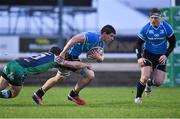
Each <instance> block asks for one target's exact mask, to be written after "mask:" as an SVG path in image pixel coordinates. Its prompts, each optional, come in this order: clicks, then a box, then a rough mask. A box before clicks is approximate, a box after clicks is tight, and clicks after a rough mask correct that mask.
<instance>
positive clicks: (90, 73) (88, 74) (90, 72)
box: [86, 70, 95, 80]
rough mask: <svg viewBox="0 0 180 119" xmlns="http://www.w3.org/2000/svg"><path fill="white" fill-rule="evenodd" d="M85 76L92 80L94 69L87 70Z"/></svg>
mask: <svg viewBox="0 0 180 119" xmlns="http://www.w3.org/2000/svg"><path fill="white" fill-rule="evenodd" d="M86 77H87V78H88V79H89V80H93V79H94V77H95V74H94V71H92V70H90V71H88V73H87V75H86Z"/></svg>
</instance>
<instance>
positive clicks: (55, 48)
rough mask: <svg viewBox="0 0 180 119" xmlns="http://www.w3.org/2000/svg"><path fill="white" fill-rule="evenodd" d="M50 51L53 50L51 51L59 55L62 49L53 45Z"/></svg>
mask: <svg viewBox="0 0 180 119" xmlns="http://www.w3.org/2000/svg"><path fill="white" fill-rule="evenodd" d="M49 52H51V53H53V54H55V55H56V56H58V55H59V54H60V53H61V52H62V50H61V49H60V48H59V47H52V48H51V49H50V50H49Z"/></svg>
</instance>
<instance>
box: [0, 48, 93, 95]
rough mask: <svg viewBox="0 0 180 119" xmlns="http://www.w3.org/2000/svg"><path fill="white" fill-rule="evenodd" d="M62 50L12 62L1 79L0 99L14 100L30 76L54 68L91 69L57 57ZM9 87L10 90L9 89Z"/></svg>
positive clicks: (5, 68) (56, 49)
mask: <svg viewBox="0 0 180 119" xmlns="http://www.w3.org/2000/svg"><path fill="white" fill-rule="evenodd" d="M61 51H62V50H60V49H59V48H58V47H52V48H51V49H50V50H49V51H48V52H44V53H41V54H39V55H37V56H32V57H27V58H19V59H15V60H12V61H10V62H9V63H8V64H7V65H6V66H5V67H4V69H3V72H2V76H1V77H0V98H14V97H16V96H17V95H18V94H19V92H20V91H21V89H22V85H23V83H24V79H25V78H26V76H28V75H35V74H40V73H43V72H46V71H48V70H49V69H52V68H58V69H59V70H61V69H63V68H64V67H66V68H70V69H72V70H74V69H81V68H85V67H87V68H89V69H91V65H89V64H85V63H82V62H79V61H67V60H68V59H67V60H64V59H63V58H60V57H57V56H58V55H59V53H60V52H61ZM8 87H9V88H8Z"/></svg>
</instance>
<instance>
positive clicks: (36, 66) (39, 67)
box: [16, 52, 59, 74]
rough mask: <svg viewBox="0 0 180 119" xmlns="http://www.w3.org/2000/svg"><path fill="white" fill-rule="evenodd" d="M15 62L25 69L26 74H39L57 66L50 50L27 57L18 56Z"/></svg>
mask: <svg viewBox="0 0 180 119" xmlns="http://www.w3.org/2000/svg"><path fill="white" fill-rule="evenodd" d="M16 62H18V64H20V65H21V66H22V67H24V68H25V69H26V70H27V74H40V73H42V72H45V71H47V70H49V69H51V68H57V67H58V66H59V65H58V64H57V63H56V61H55V55H54V54H53V53H50V52H45V53H42V54H39V55H37V56H32V57H28V58H20V59H17V60H16Z"/></svg>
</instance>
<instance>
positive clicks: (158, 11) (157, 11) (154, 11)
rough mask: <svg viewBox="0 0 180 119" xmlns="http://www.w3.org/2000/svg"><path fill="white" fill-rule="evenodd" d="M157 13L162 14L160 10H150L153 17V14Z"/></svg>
mask: <svg viewBox="0 0 180 119" xmlns="http://www.w3.org/2000/svg"><path fill="white" fill-rule="evenodd" d="M155 13H157V14H161V10H160V9H159V8H152V9H151V10H150V16H151V15H152V14H155Z"/></svg>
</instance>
